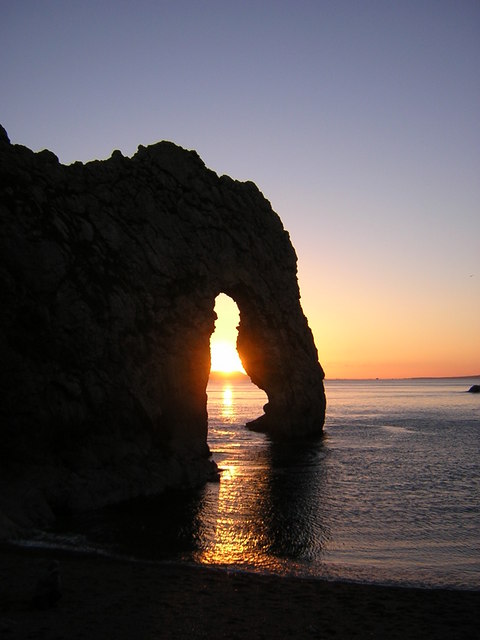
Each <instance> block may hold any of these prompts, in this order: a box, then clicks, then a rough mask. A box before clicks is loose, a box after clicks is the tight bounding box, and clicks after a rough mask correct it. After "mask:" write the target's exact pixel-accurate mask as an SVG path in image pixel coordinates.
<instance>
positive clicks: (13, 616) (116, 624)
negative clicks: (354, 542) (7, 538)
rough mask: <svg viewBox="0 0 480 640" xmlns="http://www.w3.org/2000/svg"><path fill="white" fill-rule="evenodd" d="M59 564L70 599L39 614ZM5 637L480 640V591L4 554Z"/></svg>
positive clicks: (0, 627) (0, 615) (1, 603)
mask: <svg viewBox="0 0 480 640" xmlns="http://www.w3.org/2000/svg"><path fill="white" fill-rule="evenodd" d="M52 557H55V558H57V559H58V561H59V563H60V571H61V579H62V597H61V599H60V601H59V602H58V604H57V605H55V606H54V607H52V608H47V609H37V608H34V607H33V606H32V594H33V592H34V589H35V584H36V582H37V580H38V578H39V577H40V576H42V575H43V574H44V572H45V570H46V567H47V565H48V563H49V561H50V560H51V559H52ZM0 577H1V583H0V638H1V639H2V640H4V639H5V640H9V639H15V640H16V639H19V640H23V639H25V640H26V639H29V640H35V639H37V638H38V639H42V640H60V639H65V640H77V639H78V640H79V639H85V640H86V639H87V638H88V639H89V640H109V639H115V640H123V639H130V638H131V639H134V640H150V639H151V640H161V639H163V638H179V639H183V638H185V639H188V640H190V639H195V638H208V639H209V640H216V639H218V638H225V639H227V638H228V639H230V640H234V639H237V638H238V639H242V640H245V639H246V638H252V639H260V638H278V639H284V638H285V639H297V638H298V639H302V640H303V639H307V638H379V639H380V638H381V639H382V640H395V639H396V638H398V639H402V640H405V639H412V640H421V639H424V638H428V639H433V638H435V639H436V640H439V639H443V638H445V639H447V638H448V640H455V639H458V640H460V639H461V640H463V639H467V638H469V639H474V638H475V639H478V638H480V591H475V592H468V591H448V590H427V589H425V590H424V589H406V588H397V587H377V586H368V585H356V584H348V583H333V582H325V581H319V580H311V579H301V578H292V577H280V576H274V575H258V574H252V573H237V572H232V571H229V570H227V569H210V568H205V567H192V566H183V565H152V564H141V563H140V564H139V563H133V562H127V561H120V560H111V559H107V558H101V557H99V558H96V557H91V556H88V557H84V556H71V555H70V556H68V555H64V554H59V553H55V554H52V553H41V552H38V551H36V552H27V551H17V550H11V549H6V550H5V549H3V550H1V551H0Z"/></svg>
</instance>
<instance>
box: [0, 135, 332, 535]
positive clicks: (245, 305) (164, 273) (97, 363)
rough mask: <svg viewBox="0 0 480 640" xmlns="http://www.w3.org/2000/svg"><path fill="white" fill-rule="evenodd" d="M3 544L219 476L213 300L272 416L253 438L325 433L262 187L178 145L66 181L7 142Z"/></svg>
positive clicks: (0, 453)
mask: <svg viewBox="0 0 480 640" xmlns="http://www.w3.org/2000/svg"><path fill="white" fill-rule="evenodd" d="M0 207H1V209H0V211H1V214H0V215H1V218H0V219H1V225H0V290H1V300H2V304H1V307H0V356H1V374H0V375H1V378H0V386H1V401H0V439H1V446H0V535H6V534H7V533H8V531H13V530H14V529H15V528H16V527H17V526H23V527H25V526H27V527H28V526H33V525H35V526H42V525H45V524H46V523H48V522H49V521H51V520H52V518H53V517H54V514H55V512H62V511H65V510H71V509H82V508H90V507H93V506H96V505H101V504H105V503H108V502H114V501H118V500H123V499H126V498H130V497H133V496H136V495H145V494H152V493H157V492H159V491H162V490H163V489H164V488H165V487H168V486H182V485H186V486H193V485H195V484H199V483H201V482H204V481H205V480H206V479H208V478H209V477H211V476H212V475H215V471H216V468H215V465H214V463H213V462H212V461H211V459H210V458H209V449H208V446H207V411H206V392H205V390H206V385H207V381H208V375H209V368H210V352H209V338H210V335H211V333H212V331H213V329H214V320H215V314H214V310H213V309H214V301H215V297H216V296H217V295H218V294H219V293H220V292H224V293H226V294H228V295H230V296H231V297H232V298H233V299H234V300H235V301H236V302H237V304H238V306H239V309H240V314H241V315H240V328H239V337H238V349H239V353H240V355H241V357H242V360H243V363H244V366H245V369H246V371H247V373H248V374H249V375H250V377H251V379H252V380H253V382H255V383H256V384H257V385H258V386H259V387H261V388H262V389H264V390H265V391H266V393H267V395H268V398H269V403H268V405H266V409H265V415H264V416H261V417H260V419H259V420H258V421H256V422H255V423H254V424H253V425H252V427H253V428H256V429H259V430H263V431H266V432H268V433H269V434H271V436H272V437H303V436H308V435H311V434H316V433H319V432H320V431H321V430H322V426H323V421H324V413H325V397H324V391H323V382H322V380H323V371H322V369H321V367H320V365H319V364H318V359H317V351H316V348H315V345H314V342H313V338H312V334H311V331H310V329H309V328H308V325H307V321H306V319H305V316H304V314H303V312H302V309H301V306H300V302H299V291H298V285H297V278H296V255H295V252H294V249H293V247H292V245H291V243H290V240H289V236H288V234H287V232H286V231H285V230H284V229H283V226H282V223H281V221H280V219H279V217H278V216H277V215H276V214H275V213H274V211H272V209H271V206H270V204H269V202H268V201H267V200H266V199H265V198H264V197H263V196H262V194H261V193H260V191H259V190H258V189H257V187H256V186H255V185H254V184H253V183H251V182H246V183H241V182H237V181H234V180H232V179H230V178H229V177H227V176H222V177H218V176H217V175H216V174H215V173H214V172H213V171H210V170H208V169H207V168H206V167H205V165H204V164H203V162H202V161H201V159H200V158H199V156H198V155H197V154H196V153H195V152H193V151H186V150H184V149H181V148H179V147H177V146H175V145H174V144H172V143H170V142H161V143H158V144H155V145H152V146H150V147H146V148H145V147H139V149H138V151H137V153H136V154H135V155H134V156H133V157H132V158H125V157H123V156H122V154H121V153H120V152H119V151H115V152H113V154H112V156H111V158H110V159H108V160H105V161H94V162H89V163H87V164H82V163H79V162H76V163H74V164H72V165H70V166H63V165H61V164H60V163H59V161H58V159H57V157H56V156H55V155H54V154H53V153H51V152H50V151H46V150H45V151H41V152H40V153H33V152H32V151H30V150H29V149H27V148H25V147H23V146H20V145H12V144H10V141H9V139H8V136H7V134H6V132H5V130H4V129H2V128H0Z"/></svg>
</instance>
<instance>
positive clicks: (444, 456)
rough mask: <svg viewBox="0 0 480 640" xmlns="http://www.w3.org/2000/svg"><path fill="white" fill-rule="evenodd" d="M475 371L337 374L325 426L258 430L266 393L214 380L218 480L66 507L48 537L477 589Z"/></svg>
mask: <svg viewBox="0 0 480 640" xmlns="http://www.w3.org/2000/svg"><path fill="white" fill-rule="evenodd" d="M479 382H480V380H479V379H478V378H476V379H475V378H472V379H466V378H453V379H408V380H384V379H381V380H327V381H326V382H325V387H326V395H327V417H326V424H325V429H324V433H323V435H322V436H321V437H319V438H317V439H314V440H310V441H307V442H305V441H303V442H288V443H275V442H272V441H271V440H270V439H269V438H268V437H267V436H266V435H264V434H259V433H255V432H252V431H250V430H248V429H247V428H246V427H245V424H246V422H247V421H249V420H252V419H253V418H255V417H257V416H258V415H261V414H262V413H263V409H262V407H263V405H264V404H265V402H266V396H265V394H264V393H263V392H262V391H261V390H260V389H258V388H257V387H255V386H254V385H253V384H252V383H251V382H250V380H249V379H247V378H245V379H241V380H239V379H238V378H235V379H233V380H229V379H228V378H224V379H219V378H218V377H217V378H215V379H211V381H210V383H209V386H208V390H207V392H208V413H209V436H208V442H209V446H210V449H211V451H212V456H213V459H214V460H215V462H216V463H217V465H218V467H219V469H220V481H219V482H211V483H208V484H207V485H206V486H204V487H203V488H201V489H198V490H197V491H193V492H192V491H189V492H182V491H175V492H169V493H168V494H165V495H163V496H160V497H157V498H152V499H142V500H136V501H133V502H129V503H126V504H124V505H120V506H116V507H107V508H105V509H100V510H96V511H93V512H87V513H83V514H80V515H76V516H75V517H69V518H65V519H63V521H61V522H60V523H59V525H58V526H57V529H56V530H55V531H52V532H48V533H47V534H45V544H54V545H55V544H57V545H59V546H62V545H66V546H67V547H68V546H70V547H73V548H75V547H76V548H77V549H79V550H80V549H83V550H84V551H85V552H91V553H102V554H108V555H116V556H127V557H129V558H131V559H137V560H142V561H149V562H175V563H187V564H192V563H193V564H200V565H209V566H216V567H227V568H228V569H229V570H231V571H256V572H273V573H278V574H281V575H296V576H305V577H310V578H319V579H326V580H335V581H338V580H340V581H349V582H361V583H368V584H382V585H401V586H416V587H426V588H449V589H469V590H471V589H473V590H478V589H480V394H473V393H468V392H467V391H468V389H469V387H470V386H471V385H473V384H478V383H479Z"/></svg>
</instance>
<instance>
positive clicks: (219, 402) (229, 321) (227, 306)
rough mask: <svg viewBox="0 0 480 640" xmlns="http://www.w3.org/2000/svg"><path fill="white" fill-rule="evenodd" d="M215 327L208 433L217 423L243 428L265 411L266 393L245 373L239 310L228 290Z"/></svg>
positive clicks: (222, 296) (218, 300)
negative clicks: (239, 340) (238, 348)
mask: <svg viewBox="0 0 480 640" xmlns="http://www.w3.org/2000/svg"><path fill="white" fill-rule="evenodd" d="M214 310H215V315H216V321H215V329H214V331H213V333H212V335H211V336H210V360H211V364H210V377H209V380H208V386H207V395H208V417H209V434H210V432H211V430H212V429H211V428H212V427H213V428H215V425H217V424H220V423H222V422H223V423H224V424H228V423H230V424H231V425H232V426H233V425H234V424H235V425H237V426H238V427H240V426H241V427H244V426H245V424H246V423H247V422H249V421H250V420H253V419H255V418H257V417H258V416H259V415H261V414H262V413H263V406H264V405H265V403H266V402H267V396H266V394H265V393H264V391H262V390H261V389H259V388H258V387H257V386H256V385H255V384H254V383H253V382H252V381H251V379H250V377H249V376H248V374H247V373H246V371H245V369H244V367H243V363H242V360H241V358H240V356H239V353H238V350H237V339H238V326H239V323H240V310H239V308H238V306H237V303H236V302H235V300H234V299H233V298H232V297H230V296H229V295H227V294H225V293H220V294H218V296H217V297H216V299H215V309H214Z"/></svg>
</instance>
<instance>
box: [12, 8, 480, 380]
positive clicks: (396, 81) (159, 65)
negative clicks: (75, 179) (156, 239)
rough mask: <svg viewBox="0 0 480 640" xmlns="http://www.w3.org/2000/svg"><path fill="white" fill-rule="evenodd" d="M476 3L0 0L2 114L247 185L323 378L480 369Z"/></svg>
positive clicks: (63, 156) (67, 142)
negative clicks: (167, 145) (284, 247)
mask: <svg viewBox="0 0 480 640" xmlns="http://www.w3.org/2000/svg"><path fill="white" fill-rule="evenodd" d="M479 69H480V3H479V2H478V1H477V0H470V1H462V0H459V1H457V2H453V0H452V1H444V0H430V1H422V0H416V1H414V2H413V1H409V0H402V1H398V2H395V1H393V0H390V1H387V0H383V1H369V0H364V1H362V2H358V1H354V0H349V1H342V0H332V1H329V2H326V1H325V2H323V1H321V0H317V1H311V2H310V1H301V0H296V1H293V0H292V1H288V2H287V1H281V0H277V1H272V2H270V1H263V2H260V1H257V2H251V1H244V2H239V1H237V2H229V1H228V0H223V2H220V1H208V0H205V1H203V2H200V1H198V0H197V1H182V0H176V1H175V2H173V1H171V2H162V1H159V0H157V1H143V0H138V1H136V2H133V1H132V2H124V1H121V0H116V1H109V0H105V1H103V2H100V1H97V2H92V1H90V0H83V1H82V2H67V1H66V0H62V1H58V2H53V1H49V0H43V1H42V2H38V1H37V2H33V1H28V0H25V1H22V0H19V1H17V2H13V1H11V2H7V1H5V0H0V87H1V99H0V122H1V123H2V124H3V126H4V127H5V128H6V129H7V131H8V133H9V136H10V139H11V140H12V142H14V143H19V144H24V145H26V146H28V147H30V148H32V149H35V150H40V149H43V148H49V149H51V150H52V151H54V152H55V153H56V154H57V155H58V156H59V158H60V160H61V161H62V162H64V163H69V162H72V161H74V160H82V161H87V160H90V159H94V158H105V157H108V156H110V154H111V152H112V150H113V149H116V148H118V149H121V150H122V151H123V153H125V154H126V155H132V154H133V153H134V152H135V150H136V147H137V146H138V144H145V145H146V144H151V143H153V142H156V141H158V140H162V139H167V140H172V141H174V142H176V143H178V144H180V145H181V146H184V147H186V148H189V149H196V150H197V151H198V153H199V154H200V156H201V157H202V159H203V160H204V161H205V163H206V164H207V166H209V167H210V168H211V169H214V170H215V171H217V173H219V174H223V173H227V174H229V175H231V176H232V177H234V178H236V179H240V180H243V179H251V180H253V181H254V182H255V183H256V184H257V185H258V186H259V188H260V189H261V190H262V191H263V193H264V194H265V196H266V197H267V198H268V199H269V200H270V201H271V202H272V205H273V207H274V209H275V210H276V211H277V212H278V213H279V215H280V216H281V218H282V220H283V222H284V225H285V227H286V228H287V229H288V230H289V232H290V234H291V237H292V240H293V243H294V245H295V248H296V250H297V254H298V256H299V279H300V286H301V290H302V304H303V307H304V310H305V312H306V314H307V316H308V318H309V321H310V325H311V327H312V330H313V332H314V335H315V339H316V343H317V346H318V349H319V354H320V360H321V362H322V364H323V365H324V367H325V369H326V371H327V375H330V377H334V376H337V375H338V376H340V375H341V376H344V377H349V376H359V375H373V376H375V375H380V376H383V375H428V374H434V375H448V374H461V373H465V374H469V373H480V331H479V329H480V127H479V121H480V118H479V116H480V72H479Z"/></svg>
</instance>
